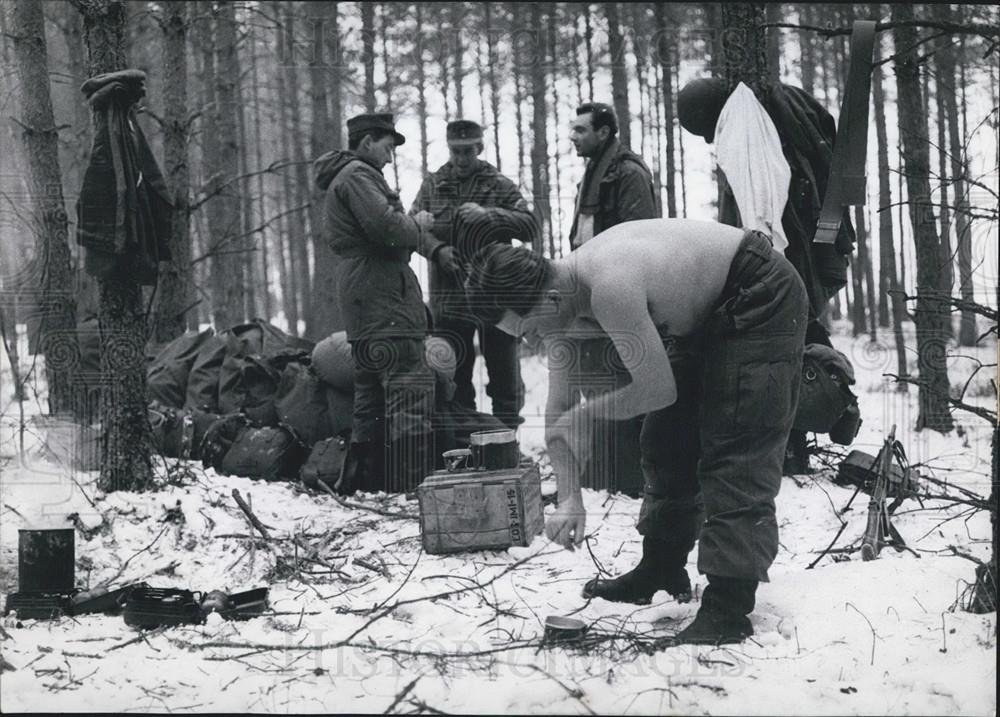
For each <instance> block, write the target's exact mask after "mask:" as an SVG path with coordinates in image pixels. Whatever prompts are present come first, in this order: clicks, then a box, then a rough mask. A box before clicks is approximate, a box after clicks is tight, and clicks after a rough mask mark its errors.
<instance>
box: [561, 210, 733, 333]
mask: <svg viewBox="0 0 1000 717" xmlns="http://www.w3.org/2000/svg"><path fill="white" fill-rule="evenodd" d="M742 237H743V231H742V230H740V229H735V228H733V227H729V226H725V225H721V224H718V223H715V222H707V221H698V220H693V219H644V220H641V221H634V222H626V223H624V224H619V225H617V226H614V227H612V228H610V229H608V230H607V231H604V232H601V233H600V234H598V235H597V236H596V237H594V238H593V239H592V240H591V241H589V242H587V243H586V244H584V245H583V246H581V247H580V248H579V249H577V250H576V251H574V252H573V253H572V254H570V255H569V257H567V258H566V260H565V261H566V262H568V263H569V264H570V266H571V267H572V269H571V271H572V272H573V274H574V276H575V278H576V280H577V283H578V285H579V288H580V290H581V298H582V299H583V301H581V303H580V305H579V306H578V310H579V311H578V314H577V318H578V319H581V320H583V321H584V322H586V323H589V322H591V321H596V322H597V323H598V324H600V323H601V322H600V319H598V318H597V314H601V313H602V312H601V308H600V307H599V308H598V310H597V314H595V311H594V308H593V307H594V305H595V300H596V301H598V302H603V301H604V300H606V299H607V298H608V297H609V296H610V295H615V294H616V295H618V296H619V299H618V300H617V301H615V302H613V304H612V306H621V307H622V308H624V307H625V306H626V305H628V306H630V308H633V307H635V306H636V305H638V303H640V302H641V303H643V304H645V306H646V311H647V313H648V316H649V318H650V319H651V320H652V323H653V324H654V325H655V326H656V327H657V328H658V329H659V330H660V332H661V333H670V334H673V335H676V336H684V335H687V334H690V333H692V332H694V331H695V330H697V328H698V327H699V326H701V325H702V324H703V323H704V321H705V320H706V319H707V318H708V316H709V314H710V313H711V312H712V309H713V308H714V305H715V303H716V301H717V300H718V297H719V295H720V293H721V292H722V288H723V285H724V284H725V281H726V276H727V274H728V272H729V265H730V263H731V262H732V259H733V256H734V255H735V254H736V250H737V248H738V247H739V244H740V240H741V239H742ZM595 297H596V298H595ZM577 327H578V328H579V329H584V328H585V327H584V325H581V324H578V325H577ZM602 328H604V329H605V330H607V329H608V328H611V327H604V326H603V325H602Z"/></svg>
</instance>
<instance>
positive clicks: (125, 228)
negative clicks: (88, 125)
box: [76, 70, 172, 284]
mask: <svg viewBox="0 0 1000 717" xmlns="http://www.w3.org/2000/svg"><path fill="white" fill-rule="evenodd" d="M145 81H146V73H144V72H142V71H140V70H121V71H119V72H109V73H105V74H103V75H98V76H96V77H91V78H90V79H89V80H87V81H86V82H84V83H83V85H82V86H81V88H80V90H81V91H82V92H83V94H84V95H86V97H87V101H88V102H89V103H90V105H91V107H93V108H94V110H95V113H94V123H95V127H94V146H93V150H92V151H91V155H90V163H89V164H88V165H87V169H86V171H85V172H84V175H83V186H82V187H81V188H80V198H79V200H78V201H77V205H76V212H77V243H79V244H80V245H81V246H83V247H84V248H85V249H86V250H87V254H86V260H85V262H86V268H87V272H88V273H90V274H91V275H92V276H95V277H97V278H98V279H105V278H107V277H108V276H109V275H110V274H111V273H112V272H114V271H115V270H116V269H117V270H124V271H126V272H128V273H129V275H130V276H132V277H133V278H135V279H136V280H137V281H139V282H140V283H142V284H153V283H155V282H156V276H157V268H158V267H157V265H158V263H159V262H161V261H168V260H169V259H170V249H169V245H168V237H169V236H170V224H171V216H172V215H171V210H172V204H171V200H170V194H169V192H168V191H167V186H166V183H165V182H164V180H163V173H162V172H161V171H160V168H159V166H158V165H157V163H156V159H155V158H154V157H153V153H152V151H151V150H150V148H149V144H148V143H147V142H146V137H145V136H144V135H143V133H142V128H141V127H140V126H139V123H138V121H136V112H135V103H136V102H138V101H139V99H141V98H142V97H143V96H144V95H145V94H146V90H145V87H144V83H145Z"/></svg>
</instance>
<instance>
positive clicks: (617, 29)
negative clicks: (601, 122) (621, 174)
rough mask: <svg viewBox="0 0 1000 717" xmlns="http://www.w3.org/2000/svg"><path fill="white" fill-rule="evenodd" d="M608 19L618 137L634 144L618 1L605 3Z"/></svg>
mask: <svg viewBox="0 0 1000 717" xmlns="http://www.w3.org/2000/svg"><path fill="white" fill-rule="evenodd" d="M604 14H605V16H606V17H607V20H608V51H609V53H610V54H611V97H612V100H613V102H614V107H615V114H617V115H618V137H619V139H621V142H622V144H623V145H625V146H626V147H631V146H632V131H631V128H630V125H631V120H632V117H631V114H630V113H629V99H628V66H627V63H626V60H625V38H624V37H623V36H622V28H621V21H620V19H619V16H618V3H616V2H609V3H605V4H604Z"/></svg>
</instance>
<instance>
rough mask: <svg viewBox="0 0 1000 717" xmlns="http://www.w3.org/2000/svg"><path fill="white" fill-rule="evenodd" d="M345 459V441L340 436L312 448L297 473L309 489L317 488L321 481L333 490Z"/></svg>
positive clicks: (323, 441) (320, 442)
mask: <svg viewBox="0 0 1000 717" xmlns="http://www.w3.org/2000/svg"><path fill="white" fill-rule="evenodd" d="M346 457H347V440H346V439H344V438H342V437H341V436H334V437H332V438H327V439H325V440H322V441H319V442H318V443H317V444H316V445H314V446H313V448H312V451H310V453H309V458H307V459H306V462H305V465H303V466H302V470H301V471H299V477H300V478H301V479H302V483H303V485H305V486H307V487H309V488H318V487H319V485H318V484H319V481H323V482H324V483H326V484H327V485H328V486H329V487H331V488H333V486H334V485H335V484H336V483H337V480H338V479H339V478H340V471H341V470H342V469H343V467H344V459H345V458H346Z"/></svg>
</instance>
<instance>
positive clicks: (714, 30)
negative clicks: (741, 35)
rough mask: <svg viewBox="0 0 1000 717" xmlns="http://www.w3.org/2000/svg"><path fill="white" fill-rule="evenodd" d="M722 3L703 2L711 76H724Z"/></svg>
mask: <svg viewBox="0 0 1000 717" xmlns="http://www.w3.org/2000/svg"><path fill="white" fill-rule="evenodd" d="M722 5H723V3H718V2H710V3H705V5H704V11H705V30H706V31H707V33H708V37H707V38H706V41H705V45H706V46H707V47H706V49H707V50H708V54H709V60H708V62H709V68H710V69H711V71H712V77H721V78H723V79H725V77H726V52H725V49H724V48H723V37H724V33H725V27H724V26H725V20H724V19H723V16H722Z"/></svg>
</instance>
